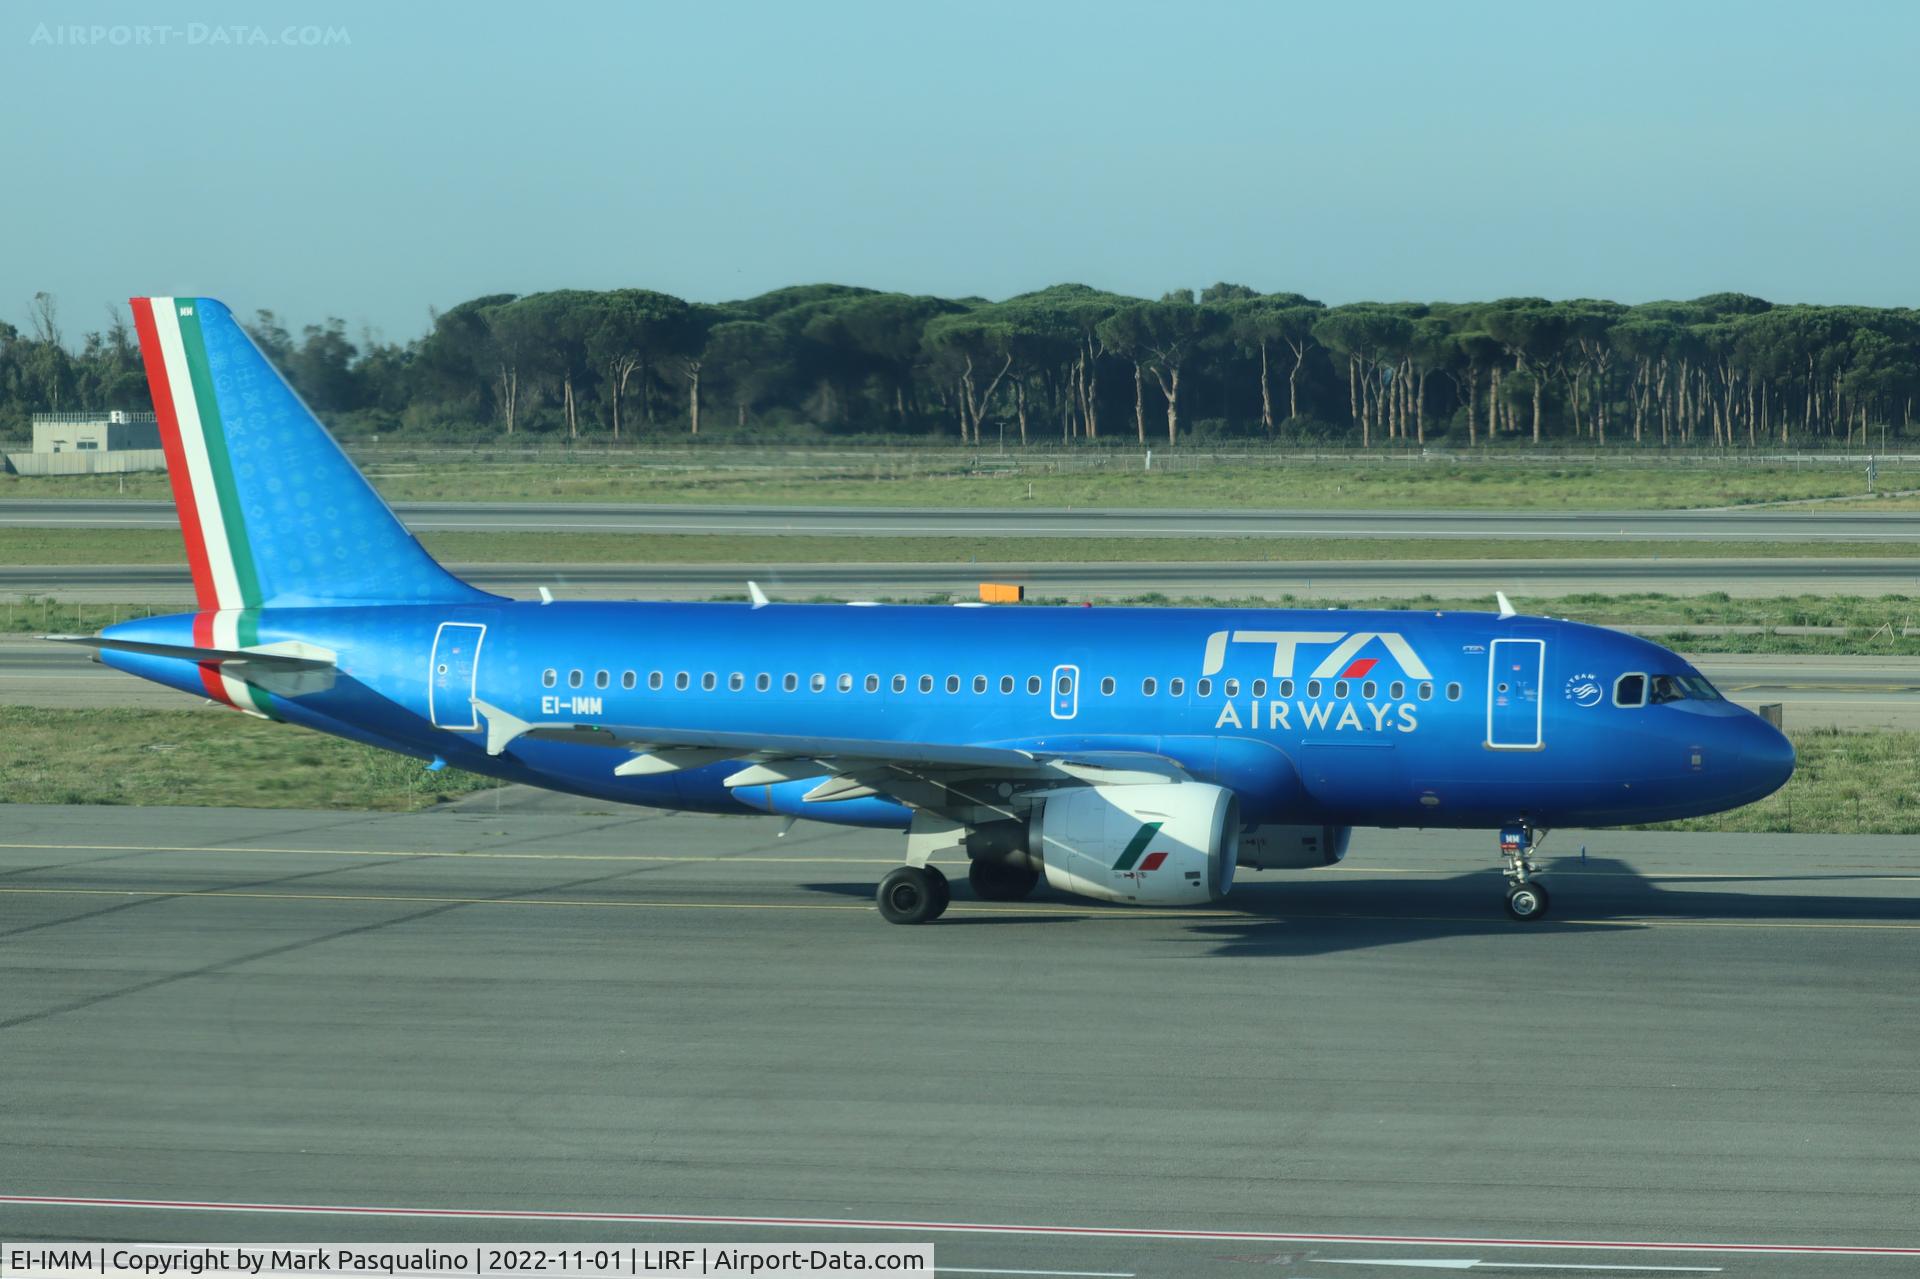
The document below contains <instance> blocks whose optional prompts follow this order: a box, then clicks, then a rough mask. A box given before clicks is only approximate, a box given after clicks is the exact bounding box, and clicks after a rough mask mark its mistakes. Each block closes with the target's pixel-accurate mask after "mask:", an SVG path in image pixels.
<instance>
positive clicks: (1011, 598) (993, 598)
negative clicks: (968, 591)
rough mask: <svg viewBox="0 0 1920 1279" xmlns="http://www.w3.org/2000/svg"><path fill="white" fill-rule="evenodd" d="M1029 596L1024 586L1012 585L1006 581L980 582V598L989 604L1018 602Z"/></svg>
mask: <svg viewBox="0 0 1920 1279" xmlns="http://www.w3.org/2000/svg"><path fill="white" fill-rule="evenodd" d="M1026 597H1027V588H1026V587H1024V586H1010V585H1008V584H1007V583H1005V582H982V583H980V599H981V600H982V602H984V603H987V604H1018V603H1019V602H1020V601H1021V600H1023V599H1025V598H1026Z"/></svg>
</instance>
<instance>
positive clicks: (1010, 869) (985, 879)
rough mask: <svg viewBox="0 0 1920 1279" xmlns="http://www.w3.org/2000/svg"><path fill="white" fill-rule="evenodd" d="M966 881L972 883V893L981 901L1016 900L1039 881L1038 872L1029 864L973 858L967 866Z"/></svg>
mask: <svg viewBox="0 0 1920 1279" xmlns="http://www.w3.org/2000/svg"><path fill="white" fill-rule="evenodd" d="M967 882H968V883H969V884H971V885H973V895H974V896H975V897H978V898H979V899H980V900H981V901H983V902H1018V901H1025V900H1026V899H1027V895H1028V894H1030V893H1031V892H1033V889H1034V885H1036V884H1038V883H1039V882H1040V872H1039V871H1037V870H1034V869H1033V868H1032V867H1030V866H1012V865H1009V864H1008V863H1006V862H990V861H982V860H980V859H979V858H975V859H974V860H973V862H972V863H971V864H970V865H968V867H967Z"/></svg>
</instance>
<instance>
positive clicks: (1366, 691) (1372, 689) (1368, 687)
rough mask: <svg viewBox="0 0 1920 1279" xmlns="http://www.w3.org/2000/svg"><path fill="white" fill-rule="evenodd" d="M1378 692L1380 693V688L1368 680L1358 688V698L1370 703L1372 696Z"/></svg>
mask: <svg viewBox="0 0 1920 1279" xmlns="http://www.w3.org/2000/svg"><path fill="white" fill-rule="evenodd" d="M1379 691H1380V686H1379V685H1378V684H1376V683H1374V682H1373V681H1372V680H1368V681H1367V682H1366V683H1364V684H1362V685H1361V686H1360V696H1362V697H1364V698H1366V699H1367V700H1368V701H1372V700H1373V695H1374V694H1375V693H1377V692H1379Z"/></svg>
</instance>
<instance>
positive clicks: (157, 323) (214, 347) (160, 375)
mask: <svg viewBox="0 0 1920 1279" xmlns="http://www.w3.org/2000/svg"><path fill="white" fill-rule="evenodd" d="M132 304H133V318H134V326H135V328H136V329H137V330H138V331H139V334H140V354H141V357H142V359H143V360H144V361H145V363H146V367H147V385H148V386H149V387H150V388H151V389H152V392H153V407H154V413H155V416H156V417H158V418H159V422H160V438H161V443H162V445H163V446H164V447H165V449H166V455H167V470H168V472H169V473H170V477H171V479H172V483H173V498H174V505H175V506H176V507H177V508H178V509H179V513H180V529H181V533H182V534H183V535H184V536H185V538H186V543H187V563H188V566H189V567H190V568H191V569H192V572H193V586H194V593H195V596H196V598H197V599H198V601H199V606H200V609H201V611H202V612H215V611H219V612H228V611H233V610H248V609H257V608H263V607H269V606H281V607H286V606H301V605H326V604H409V603H420V604H424V603H436V602H439V603H475V602H479V601H481V600H485V599H488V598H491V597H489V596H487V595H485V594H484V593H483V592H481V591H478V590H475V589H474V588H473V587H470V586H468V585H467V584H465V583H464V582H462V581H460V580H459V579H458V578H456V577H454V576H453V575H452V574H451V573H448V572H447V571H446V570H445V569H443V568H441V567H440V565H438V564H437V563H435V562H434V560H433V557H432V556H430V555H428V554H427V552H426V551H425V549H424V548H422V547H421V545H420V543H419V542H417V541H416V540H415V539H414V537H413V534H411V533H409V532H408V531H407V529H406V526H405V525H403V524H401V523H400V521H399V519H398V518H396V517H395V516H394V514H393V512H392V511H391V510H389V509H388V507H387V504H386V503H385V502H383V501H381V499H380V495H379V494H378V493H375V492H374V491H373V488H372V486H371V485H369V484H368V483H367V481H366V479H365V478H364V477H363V476H362V475H361V474H360V472H359V471H358V470H357V469H356V468H355V467H354V465H353V463H352V462H351V461H349V460H348V458H347V455H346V454H345V453H343V452H341V450H340V446H339V445H338V444H336V443H334V440H333V437H332V436H330V435H328V434H327V431H326V428H325V427H323V426H321V425H320V422H319V420H318V419H317V418H315V417H314V416H313V413H312V411H311V410H309V409H308V408H307V406H306V405H305V404H304V403H302V402H301V400H300V397H299V396H298V395H297V394H295V393H294V390H293V388H292V387H291V386H289V385H288V384H287V382H286V379H284V378H282V377H281V376H280V374H279V373H278V371H276V370H275V369H274V367H273V365H272V364H271V363H269V362H268V360H267V357H266V356H265V355H264V354H262V353H261V351H260V348H259V347H257V346H255V345H254V343H253V339H252V338H250V337H248V336H247V334H246V331H245V330H244V329H242V328H241V327H240V326H239V324H237V323H236V322H235V321H234V318H233V313H232V312H230V311H229V310H227V308H226V307H225V306H224V305H222V304H221V303H219V302H216V301H214V300H213V299H211V298H134V299H132Z"/></svg>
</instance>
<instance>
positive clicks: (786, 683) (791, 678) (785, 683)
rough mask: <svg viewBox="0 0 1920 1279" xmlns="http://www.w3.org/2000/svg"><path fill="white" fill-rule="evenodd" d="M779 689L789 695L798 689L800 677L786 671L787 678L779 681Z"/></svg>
mask: <svg viewBox="0 0 1920 1279" xmlns="http://www.w3.org/2000/svg"><path fill="white" fill-rule="evenodd" d="M780 687H782V688H784V689H786V690H787V691H788V692H789V693H791V692H793V691H794V690H795V689H797V688H799V687H800V677H799V676H798V675H795V674H794V673H793V672H792V671H788V672H787V677H786V678H785V679H784V680H781V681H780Z"/></svg>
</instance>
